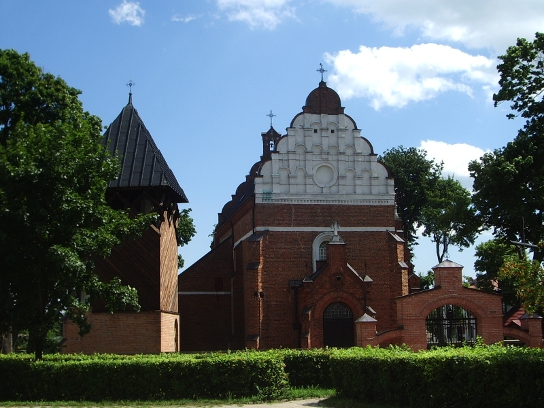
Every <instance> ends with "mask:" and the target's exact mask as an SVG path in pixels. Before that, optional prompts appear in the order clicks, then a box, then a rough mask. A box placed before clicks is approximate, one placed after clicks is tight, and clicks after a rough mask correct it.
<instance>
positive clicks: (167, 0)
mask: <svg viewBox="0 0 544 408" xmlns="http://www.w3.org/2000/svg"><path fill="white" fill-rule="evenodd" d="M543 30H544V2H543V1H542V0H516V1H514V0H456V1H455V2H453V1H451V0H380V1H370V0H305V1H296V0H186V1H183V0H162V1H151V0H140V1H127V0H93V1H60V0H51V1H31V0H0V48H13V49H15V50H17V51H18V52H21V53H22V52H28V53H29V54H30V55H31V58H32V60H33V61H34V62H35V63H36V64H37V65H39V66H40V67H42V68H43V69H44V70H45V71H47V72H51V73H53V74H54V75H58V76H60V77H62V78H63V79H65V80H66V81H67V83H68V84H69V85H71V86H73V87H75V88H78V89H80V90H81V91H82V95H81V97H80V98H81V100H82V101H83V104H84V107H85V109H86V110H88V111H89V112H91V113H93V114H95V115H98V116H99V117H101V118H102V120H103V123H104V125H108V124H109V123H111V122H112V121H113V120H114V119H115V117H116V116H117V115H118V114H119V112H120V111H121V109H122V108H123V106H124V105H125V104H126V103H127V101H128V88H127V86H126V84H127V83H128V82H129V80H132V81H134V82H135V84H136V85H135V86H134V88H133V104H134V106H135V107H136V109H137V110H138V112H139V114H140V116H141V117H142V119H143V121H144V123H145V124H146V127H147V128H148V130H149V131H150V132H151V134H152V136H153V138H154V139H155V141H156V143H157V144H158V146H159V148H160V149H161V151H162V153H163V155H164V156H165V158H166V160H167V162H168V164H169V165H170V167H171V168H172V170H173V171H174V173H175V175H176V177H177V179H178V181H179V183H180V185H181V186H182V187H183V189H184V190H185V193H186V194H187V196H188V198H189V200H190V204H189V205H187V207H190V208H192V216H193V218H194V220H195V224H196V228H197V232H198V234H197V236H196V237H195V238H194V239H193V241H192V242H191V243H190V244H189V245H188V246H186V247H184V248H182V250H181V253H182V255H183V257H184V258H185V260H186V266H189V265H191V264H192V263H194V262H195V261H197V260H198V259H199V258H200V257H201V256H203V255H204V254H205V253H206V252H207V251H208V249H209V244H210V242H211V238H210V237H209V234H211V233H212V231H213V226H214V224H215V223H216V222H217V213H218V212H220V211H221V209H222V207H223V205H224V204H225V203H226V202H227V201H229V200H230V196H231V194H234V192H235V191H236V187H237V186H238V184H240V183H241V182H243V181H244V179H245V175H246V174H247V173H248V172H249V170H250V168H251V166H252V165H253V163H255V162H256V161H258V160H259V156H260V154H261V153H262V145H261V132H266V131H267V130H268V128H269V126H270V119H269V118H268V117H267V116H266V115H267V114H268V113H269V112H270V110H272V111H273V113H274V114H275V115H276V116H275V117H274V119H273V120H274V122H273V123H274V127H275V129H276V130H277V131H278V132H280V133H282V134H283V133H284V132H285V128H286V127H288V126H289V124H290V122H291V119H292V118H293V117H294V116H295V115H296V114H297V113H299V112H300V111H301V108H302V106H303V105H304V102H305V100H306V96H307V95H308V94H309V93H310V92H311V91H312V90H313V89H314V88H315V87H317V85H318V83H319V80H320V74H319V73H318V72H316V70H317V69H318V68H319V64H320V63H322V64H323V66H324V68H325V69H326V70H327V72H326V73H325V81H327V83H328V86H330V87H332V88H334V89H335V90H336V91H337V92H338V93H339V95H340V97H341V98H342V105H343V106H345V108H346V113H347V114H348V115H350V116H351V117H352V118H353V119H354V120H355V122H356V123H357V125H358V127H359V128H360V129H361V130H362V131H361V134H362V135H363V136H364V137H366V138H367V139H368V140H370V142H371V143H372V145H373V147H374V151H375V153H377V154H381V153H383V152H384V151H385V150H386V149H390V148H393V147H398V146H400V145H403V146H405V147H412V146H413V147H422V148H425V149H426V150H427V151H428V153H429V156H430V157H433V158H436V159H437V160H443V161H444V164H445V173H446V174H454V175H455V176H456V177H457V178H458V179H459V180H460V181H461V182H462V183H463V184H464V185H465V186H466V187H467V188H471V185H472V183H471V181H470V178H469V177H468V171H467V164H468V161H469V160H472V159H477V158H478V157H480V156H481V155H482V154H483V153H484V152H485V151H487V150H492V149H495V148H500V147H502V146H504V145H505V144H506V143H507V142H508V141H510V140H512V139H513V138H514V137H515V136H516V132H517V129H518V128H520V127H521V126H522V125H523V122H521V121H518V120H514V121H508V120H507V119H506V117H505V115H506V114H507V113H508V112H509V107H508V105H507V104H503V105H501V106H499V107H497V108H494V107H493V103H492V100H491V95H492V94H493V92H494V91H496V90H497V87H498V85H497V81H498V75H497V71H496V65H497V59H496V58H497V56H498V55H502V54H504V53H505V51H506V48H507V47H508V46H509V45H514V44H515V42H516V38H518V37H525V38H529V39H533V38H534V33H535V32H536V31H543ZM489 237H490V236H489V234H483V235H482V237H480V241H485V240H487V239H489ZM415 256H416V258H415V259H414V263H415V265H416V271H417V272H426V271H427V270H429V269H430V268H431V267H432V266H434V265H435V264H436V263H437V262H436V256H435V254H434V252H433V245H432V244H431V243H430V241H429V240H428V239H426V238H420V245H419V246H418V247H417V250H416V252H415ZM450 258H451V259H452V260H453V261H456V262H458V263H460V264H462V265H464V266H465V270H464V273H465V275H473V274H474V271H473V263H474V257H473V250H470V249H469V250H465V251H463V252H462V253H459V252H458V251H457V249H456V248H452V249H450Z"/></svg>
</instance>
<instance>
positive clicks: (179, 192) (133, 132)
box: [103, 94, 189, 203]
mask: <svg viewBox="0 0 544 408" xmlns="http://www.w3.org/2000/svg"><path fill="white" fill-rule="evenodd" d="M103 143H104V145H106V146H107V147H108V150H109V152H110V153H111V154H112V155H115V154H118V155H119V156H120V158H121V173H120V174H119V177H118V178H117V179H115V180H112V181H111V182H110V185H109V187H110V188H135V187H140V188H141V187H158V188H161V187H167V188H169V189H170V190H171V191H172V192H173V193H174V196H175V201H176V202H178V203H187V202H189V200H188V199H187V196H186V195H185V193H184V192H183V189H182V188H181V186H180V185H179V183H178V181H177V180H176V177H175V176H174V173H173V172H172V170H170V167H169V166H168V164H167V163H166V160H165V159H164V157H163V155H162V153H161V151H160V150H159V148H158V147H157V145H156V144H155V141H154V140H153V138H152V137H151V134H150V133H149V131H148V130H147V129H146V127H145V125H144V123H143V121H142V119H141V118H140V116H139V115H138V111H137V110H136V109H135V108H134V106H133V105H132V94H130V97H129V102H128V104H127V105H126V106H125V107H124V108H123V110H122V111H121V113H120V114H119V116H117V118H116V119H115V120H114V121H113V122H112V124H111V125H110V126H109V127H108V130H107V131H106V133H104V139H103Z"/></svg>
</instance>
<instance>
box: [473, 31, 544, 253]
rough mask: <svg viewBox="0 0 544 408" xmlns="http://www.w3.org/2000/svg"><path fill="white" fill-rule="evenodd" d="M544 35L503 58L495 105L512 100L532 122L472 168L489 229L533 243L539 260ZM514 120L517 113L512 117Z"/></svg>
mask: <svg viewBox="0 0 544 408" xmlns="http://www.w3.org/2000/svg"><path fill="white" fill-rule="evenodd" d="M543 58H544V35H543V34H539V33H537V34H536V39H535V41H534V42H529V41H527V40H525V39H518V42H517V45H516V46H513V47H509V48H508V50H507V52H506V54H505V55H503V56H500V57H499V59H500V60H501V61H502V63H501V64H499V65H498V67H497V69H498V70H499V73H500V76H501V79H500V81H499V84H500V86H501V88H500V90H499V92H498V93H496V94H495V95H494V96H493V99H494V101H495V105H498V104H499V103H501V102H503V101H511V102H512V104H511V107H512V109H513V110H514V111H516V112H517V114H518V115H520V116H521V117H523V118H526V123H525V125H524V127H523V128H522V129H520V130H519V132H518V135H517V136H516V138H515V139H514V140H513V141H512V142H510V143H508V144H507V145H506V146H505V147H503V148H500V149H496V150H495V151H493V152H491V153H486V154H484V156H483V157H481V158H480V160H478V161H472V162H471V163H470V164H469V170H470V174H471V176H472V177H473V178H474V195H473V202H474V205H475V206H476V208H477V209H478V210H479V211H480V213H481V214H482V216H483V219H484V223H485V225H486V226H488V227H490V228H493V231H494V235H495V237H497V238H501V239H502V240H503V241H506V242H509V241H523V242H528V243H531V244H533V245H534V246H535V247H534V248H533V249H534V250H533V256H534V259H536V260H539V261H542V260H543V259H544V251H542V249H540V248H539V247H538V243H539V242H541V241H542V240H544V225H543V214H542V211H543V209H544V101H543V94H542V92H543V91H544V64H543ZM507 116H508V118H510V119H511V118H513V117H515V116H516V114H514V113H511V114H509V115H507Z"/></svg>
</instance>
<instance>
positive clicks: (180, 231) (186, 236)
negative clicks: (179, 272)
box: [176, 208, 196, 269]
mask: <svg viewBox="0 0 544 408" xmlns="http://www.w3.org/2000/svg"><path fill="white" fill-rule="evenodd" d="M190 213H191V209H190V208H186V209H183V210H181V211H180V214H179V221H178V226H177V228H176V238H177V241H178V246H179V247H183V246H185V245H187V244H188V243H189V241H191V239H192V238H193V237H194V236H195V234H196V229H195V224H194V222H193V219H192V218H191V216H190V215H189V214H190ZM183 265H185V260H184V259H183V257H182V256H181V255H178V269H181V268H183Z"/></svg>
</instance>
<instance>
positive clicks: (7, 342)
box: [2, 332, 13, 354]
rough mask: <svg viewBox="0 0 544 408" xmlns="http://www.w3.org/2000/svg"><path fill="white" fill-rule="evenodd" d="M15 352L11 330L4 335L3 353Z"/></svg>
mask: <svg viewBox="0 0 544 408" xmlns="http://www.w3.org/2000/svg"><path fill="white" fill-rule="evenodd" d="M9 353H13V335H12V333H11V332H9V333H7V334H6V335H4V336H2V354H9Z"/></svg>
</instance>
